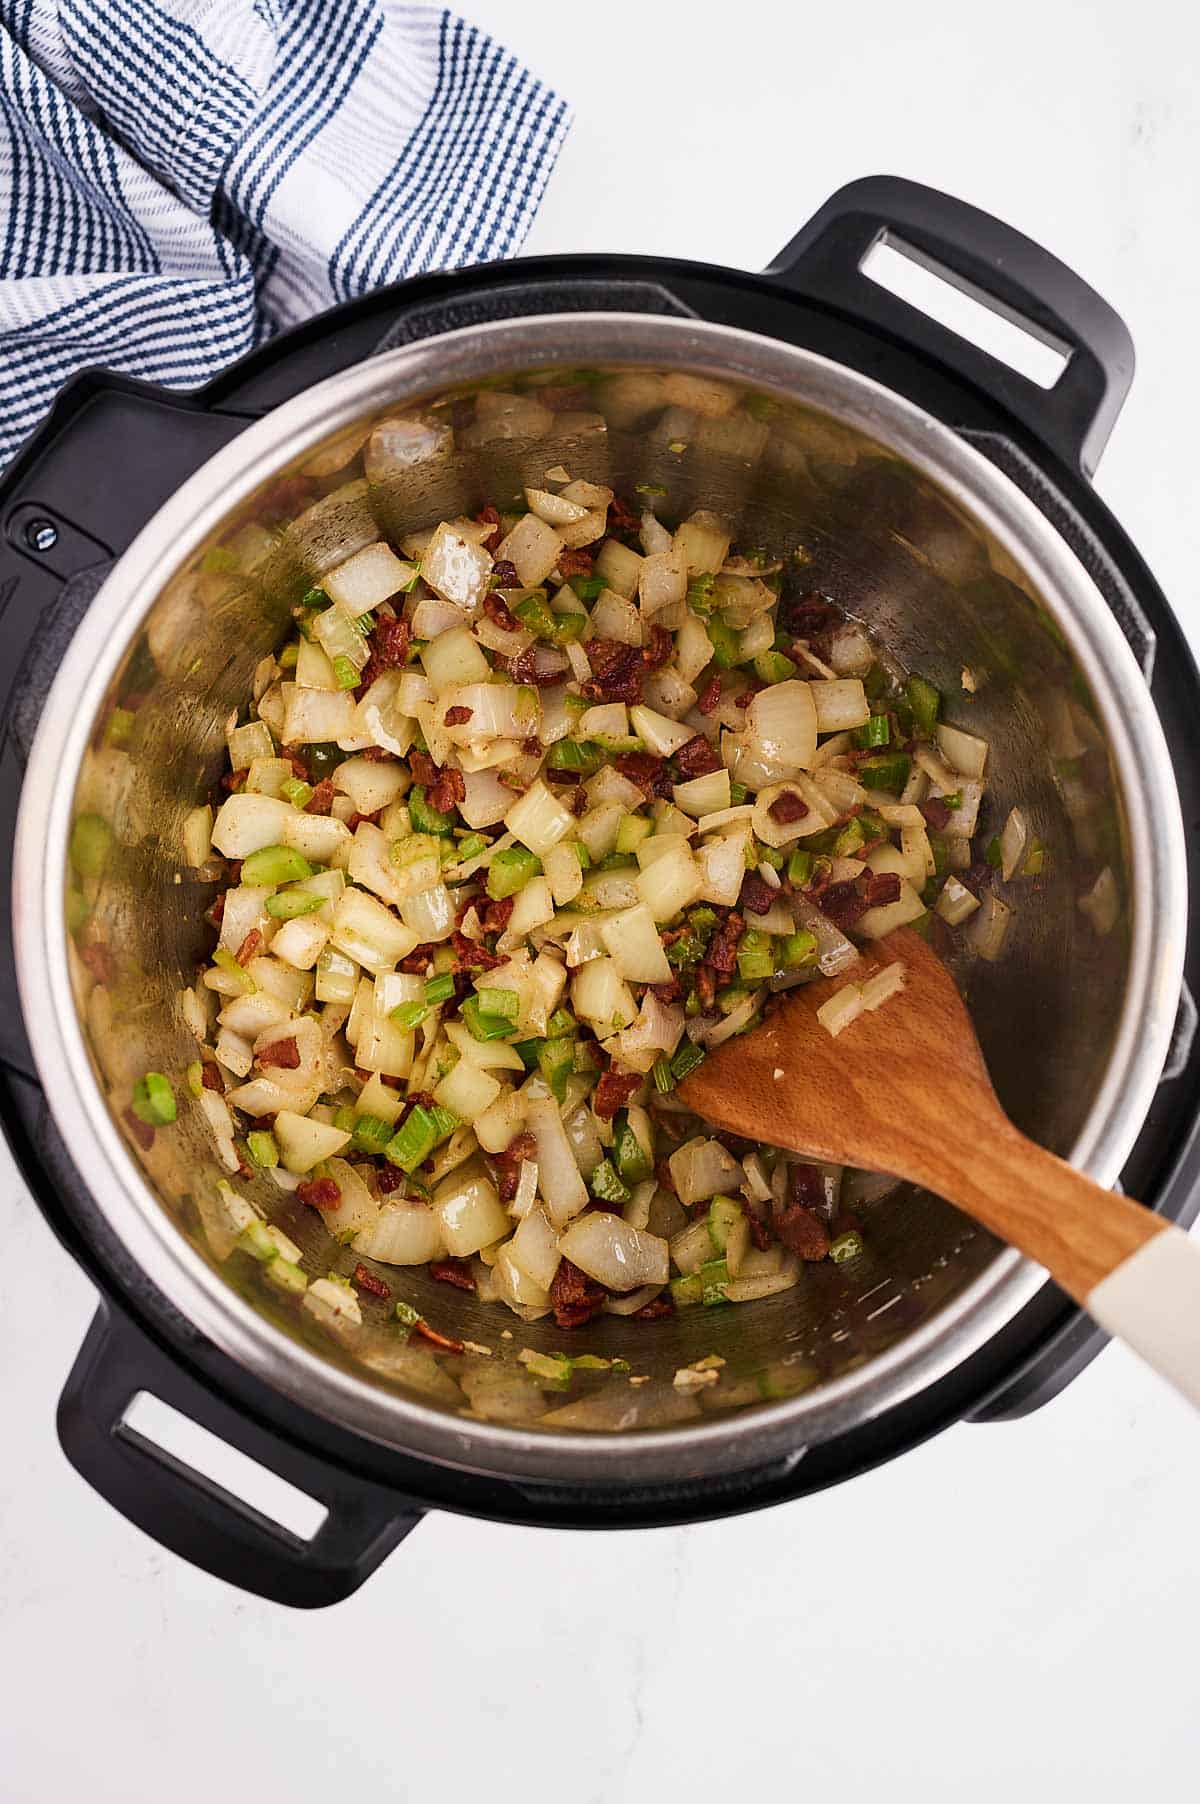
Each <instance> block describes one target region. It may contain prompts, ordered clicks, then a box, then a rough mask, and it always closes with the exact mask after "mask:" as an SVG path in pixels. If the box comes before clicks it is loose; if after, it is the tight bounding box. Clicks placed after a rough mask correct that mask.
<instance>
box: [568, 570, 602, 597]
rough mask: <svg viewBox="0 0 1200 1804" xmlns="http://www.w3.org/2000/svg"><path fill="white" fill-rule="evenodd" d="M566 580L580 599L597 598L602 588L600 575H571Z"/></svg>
mask: <svg viewBox="0 0 1200 1804" xmlns="http://www.w3.org/2000/svg"><path fill="white" fill-rule="evenodd" d="M568 580H569V582H570V584H571V587H572V588H573V589H574V591H575V593H576V595H578V597H579V599H580V601H596V600H598V599H599V597H600V594H601V591H602V590H603V588H604V578H603V577H602V576H572V577H570V578H568Z"/></svg>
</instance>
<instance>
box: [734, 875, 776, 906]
mask: <svg viewBox="0 0 1200 1804" xmlns="http://www.w3.org/2000/svg"><path fill="white" fill-rule="evenodd" d="M774 901H775V891H774V890H773V889H772V888H771V887H770V885H769V884H768V883H764V881H763V879H762V878H761V877H760V876H759V874H758V872H757V871H748V872H747V873H746V876H745V879H744V880H743V883H742V893H741V895H740V896H739V897H738V906H739V907H741V908H745V909H748V910H749V912H750V913H751V914H752V915H765V914H769V913H770V911H771V907H772V904H773V903H774Z"/></svg>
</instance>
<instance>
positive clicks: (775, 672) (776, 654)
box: [717, 651, 796, 683]
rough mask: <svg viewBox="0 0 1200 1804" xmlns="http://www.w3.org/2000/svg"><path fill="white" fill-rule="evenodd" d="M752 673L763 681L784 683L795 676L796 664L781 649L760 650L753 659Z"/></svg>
mask: <svg viewBox="0 0 1200 1804" xmlns="http://www.w3.org/2000/svg"><path fill="white" fill-rule="evenodd" d="M717 662H718V663H720V659H719V658H718V660H717ZM754 674H755V676H757V677H758V678H759V679H760V681H762V682H764V683H784V682H786V681H787V679H788V677H793V676H795V674H796V666H795V665H794V664H793V662H792V660H791V659H790V658H785V657H784V655H783V653H782V652H781V651H760V652H759V653H758V655H757V657H756V658H755V659H754Z"/></svg>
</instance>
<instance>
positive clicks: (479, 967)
mask: <svg viewBox="0 0 1200 1804" xmlns="http://www.w3.org/2000/svg"><path fill="white" fill-rule="evenodd" d="M450 943H451V945H452V946H453V947H454V953H455V960H454V967H455V970H456V971H457V970H463V971H494V970H495V969H496V967H497V966H498V965H503V964H506V963H507V960H506V959H503V958H501V957H500V956H499V954H498V953H495V952H489V951H488V949H487V947H486V946H479V945H477V944H476V943H475V941H474V940H469V939H468V938H467V936H466V934H464V933H457V932H456V933H452V934H451V935H450Z"/></svg>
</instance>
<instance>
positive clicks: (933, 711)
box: [904, 676, 942, 739]
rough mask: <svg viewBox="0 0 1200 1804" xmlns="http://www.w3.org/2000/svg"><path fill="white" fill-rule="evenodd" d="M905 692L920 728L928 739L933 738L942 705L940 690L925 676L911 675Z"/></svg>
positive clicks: (905, 686)
mask: <svg viewBox="0 0 1200 1804" xmlns="http://www.w3.org/2000/svg"><path fill="white" fill-rule="evenodd" d="M904 693H905V695H906V697H907V699H908V705H909V707H910V708H911V709H912V712H913V719H914V721H915V722H916V724H917V726H918V728H919V729H920V731H921V732H922V733H923V734H924V735H925V737H926V738H927V739H932V737H933V729H934V727H935V726H936V725H937V717H938V714H939V712H940V711H941V706H942V697H941V694H940V692H939V691H938V690H937V689H935V688H934V686H933V684H932V683H930V682H927V681H926V679H925V678H924V677H921V676H910V677H909V679H908V681H907V683H906V684H905V685H904Z"/></svg>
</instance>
